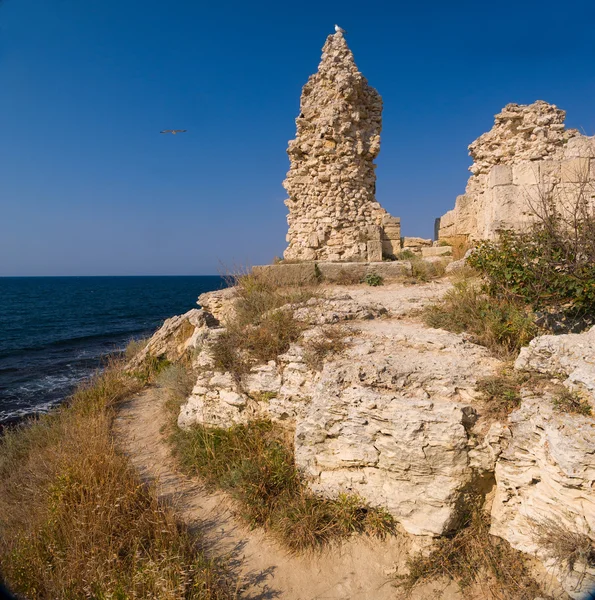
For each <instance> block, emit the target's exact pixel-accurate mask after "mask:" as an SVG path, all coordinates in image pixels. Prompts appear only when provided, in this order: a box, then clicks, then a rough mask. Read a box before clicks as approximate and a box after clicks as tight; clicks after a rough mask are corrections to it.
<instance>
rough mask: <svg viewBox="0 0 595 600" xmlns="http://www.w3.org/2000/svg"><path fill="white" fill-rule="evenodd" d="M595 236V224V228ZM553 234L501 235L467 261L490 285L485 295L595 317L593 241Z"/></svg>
mask: <svg viewBox="0 0 595 600" xmlns="http://www.w3.org/2000/svg"><path fill="white" fill-rule="evenodd" d="M593 234H594V235H595V225H594V226H593ZM551 235H552V233H551V230H550V229H549V228H546V227H545V226H543V225H542V226H535V227H534V228H533V229H531V230H530V231H529V232H524V233H516V232H512V231H501V232H500V235H499V239H498V241H497V242H482V243H481V244H480V245H479V246H478V248H477V250H476V251H475V252H474V253H473V254H472V255H471V256H470V257H469V258H468V259H467V261H468V263H469V265H470V266H471V267H473V268H475V269H477V270H478V271H479V272H480V273H481V274H482V276H483V277H484V279H485V281H486V290H487V292H488V293H489V294H490V295H491V296H494V297H501V296H505V297H507V298H512V299H516V300H519V301H521V302H523V303H526V304H528V305H530V306H531V307H532V308H533V309H534V310H553V311H556V312H561V313H564V314H567V315H576V314H579V315H584V314H588V315H593V314H595V249H594V245H595V241H592V240H589V241H587V240H579V241H581V242H582V243H581V245H575V243H576V242H577V240H574V241H573V240H572V239H570V238H568V239H567V238H565V237H563V236H562V235H561V234H560V233H559V232H558V233H557V234H556V235H555V236H554V237H551Z"/></svg>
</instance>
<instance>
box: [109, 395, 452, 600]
mask: <svg viewBox="0 0 595 600" xmlns="http://www.w3.org/2000/svg"><path fill="white" fill-rule="evenodd" d="M163 401H164V399H163V397H162V394H161V392H160V390H158V389H155V388H152V389H149V390H147V391H145V392H143V393H141V394H139V395H137V396H135V397H133V398H132V399H131V400H129V401H128V402H127V403H126V404H124V405H123V406H122V408H121V410H120V412H119V415H118V417H117V419H116V423H115V431H116V435H117V437H118V441H119V443H120V444H121V446H122V447H123V449H124V451H125V452H126V453H127V454H128V455H129V456H130V458H131V460H132V462H133V464H134V465H135V466H136V467H137V468H138V470H139V472H140V473H141V475H142V477H143V478H144V479H145V480H154V481H156V482H157V486H158V493H159V495H160V497H162V498H163V499H165V500H167V501H169V502H171V503H173V505H174V506H175V508H176V510H177V511H178V514H179V515H180V517H181V518H182V519H183V520H184V522H186V523H187V524H188V525H189V526H190V527H191V528H200V532H201V537H202V538H204V543H205V550H206V551H207V553H208V554H209V555H211V556H225V557H227V559H228V560H229V564H230V566H231V568H232V569H233V570H234V571H235V573H236V574H237V575H238V576H239V578H240V580H241V582H242V588H241V590H240V597H241V598H246V599H252V600H268V599H272V598H283V599H287V600H385V599H389V598H390V599H397V600H398V599H404V598H405V597H406V596H405V594H404V593H403V591H402V590H400V589H399V587H398V582H396V581H395V578H394V573H395V572H396V571H397V570H401V569H402V568H403V566H404V564H405V559H406V555H407V551H408V549H409V547H410V546H409V544H410V541H409V539H408V538H407V537H406V536H405V535H397V536H395V537H392V538H390V539H387V540H386V541H379V540H376V539H370V538H367V537H365V536H357V537H353V538H352V539H351V540H349V541H348V542H345V543H343V544H341V545H337V546H334V547H332V548H330V549H327V550H325V551H323V552H320V553H315V554H311V555H307V556H291V555H288V554H287V552H286V551H284V550H283V548H281V547H280V546H279V545H278V544H277V543H276V542H275V541H274V540H272V539H270V537H269V536H267V535H266V534H265V533H264V532H263V531H262V530H261V529H256V530H252V531H250V530H247V529H246V528H245V527H244V526H243V525H242V524H241V522H240V521H239V520H238V519H237V518H236V517H235V516H234V512H233V505H232V503H231V502H230V501H229V500H228V499H227V498H226V496H225V495H224V494H212V493H207V492H206V491H205V489H204V488H203V486H201V484H200V482H199V481H198V480H196V479H193V478H188V477H186V476H184V475H183V474H181V473H180V472H179V471H178V470H177V469H176V466H175V463H174V460H173V458H172V457H171V455H170V452H169V448H168V446H167V444H166V442H165V440H164V436H163V434H162V429H163V426H164V424H165V423H166V419H167V416H166V414H165V410H164V406H163ZM409 598H411V600H425V599H429V598H432V599H433V598H442V599H443V600H461V599H462V598H463V596H462V595H461V594H460V592H458V590H457V587H456V585H455V584H453V583H450V584H449V583H448V582H436V583H433V584H428V585H424V586H420V587H419V588H417V589H416V590H415V592H414V593H413V594H412V595H410V596H409Z"/></svg>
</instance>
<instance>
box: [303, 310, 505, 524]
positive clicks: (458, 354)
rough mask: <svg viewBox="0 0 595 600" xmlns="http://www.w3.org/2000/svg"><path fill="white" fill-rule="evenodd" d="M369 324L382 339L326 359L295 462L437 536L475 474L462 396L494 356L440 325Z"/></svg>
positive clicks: (330, 491)
mask: <svg viewBox="0 0 595 600" xmlns="http://www.w3.org/2000/svg"><path fill="white" fill-rule="evenodd" d="M362 327H363V325H362ZM367 330H370V331H372V330H373V331H378V332H382V339H383V340H384V341H383V342H382V343H380V342H378V341H377V340H376V338H371V339H369V338H363V339H360V340H359V344H358V343H357V342H355V343H354V344H353V345H352V347H351V348H350V350H349V354H348V355H347V356H345V358H342V359H339V360H336V361H334V362H332V363H329V364H325V367H324V368H323V371H322V374H321V378H320V381H319V382H318V384H317V385H316V387H315V390H314V394H313V397H312V402H311V403H310V404H309V405H308V407H307V412H306V413H305V415H304V417H303V418H302V419H301V420H299V421H298V422H297V424H296V435H295V450H296V463H297V465H298V466H299V467H300V468H302V469H304V472H305V473H306V475H307V476H309V478H310V486H311V487H312V489H314V490H315V491H317V492H320V493H323V494H327V495H336V494H338V493H340V492H352V493H356V494H359V495H360V496H362V497H363V498H365V499H366V500H368V501H369V502H371V503H372V504H373V505H381V506H385V507H386V508H387V509H388V510H389V511H390V512H391V514H393V515H394V516H395V518H396V519H397V520H398V521H399V522H400V523H401V524H402V525H403V527H404V528H405V529H406V530H407V531H408V532H409V533H412V534H415V535H430V536H436V535H441V534H444V533H445V532H447V531H448V530H450V529H451V528H453V527H455V526H456V524H457V520H458V516H459V515H458V503H459V502H460V499H461V494H462V492H463V489H465V486H467V485H469V483H470V482H471V481H472V479H473V471H472V469H471V467H470V465H469V458H470V457H469V450H470V446H469V437H468V433H467V428H468V427H470V426H471V425H472V423H473V422H474V420H475V418H476V415H475V411H474V410H473V409H472V408H471V407H470V406H469V405H467V404H465V402H464V401H463V400H462V398H463V394H467V393H468V392H467V390H469V392H470V393H472V385H473V383H472V382H474V381H476V377H479V376H482V374H483V375H485V374H486V373H491V372H492V369H493V368H494V367H495V365H496V364H497V361H493V359H491V358H489V357H488V353H487V351H485V349H480V348H479V347H478V346H475V345H473V344H468V345H465V344H462V343H461V339H462V338H461V337H460V336H455V337H452V336H454V335H455V334H450V333H447V332H443V331H440V330H430V329H424V328H420V327H419V326H416V325H408V324H406V323H401V322H394V321H393V322H390V321H389V322H383V323H377V322H375V321H370V322H369V326H368V328H365V327H364V328H363V330H362V331H363V332H366V331H367ZM455 339H456V340H457V341H456V342H455ZM372 340H376V341H372ZM447 340H448V341H447ZM463 381H464V383H463ZM469 397H470V396H469Z"/></svg>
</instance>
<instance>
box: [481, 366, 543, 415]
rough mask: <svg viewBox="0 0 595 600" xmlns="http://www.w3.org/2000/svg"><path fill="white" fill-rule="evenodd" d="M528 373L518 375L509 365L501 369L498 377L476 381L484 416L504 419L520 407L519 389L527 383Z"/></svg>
mask: <svg viewBox="0 0 595 600" xmlns="http://www.w3.org/2000/svg"><path fill="white" fill-rule="evenodd" d="M530 378H531V376H530V375H529V374H528V373H519V372H518V371H514V370H513V369H512V368H511V365H509V366H508V367H505V368H503V369H502V370H501V371H500V373H498V375H493V376H491V377H483V378H481V379H479V380H478V382H477V386H476V389H477V391H478V392H480V393H481V395H482V399H483V400H484V403H485V407H486V409H485V411H484V412H485V414H486V416H488V417H493V418H496V419H505V418H506V417H507V416H508V415H509V414H510V413H511V412H512V411H513V410H514V409H515V408H518V407H519V406H520V405H521V388H522V387H523V385H524V384H525V383H527V382H528V381H529V379H530Z"/></svg>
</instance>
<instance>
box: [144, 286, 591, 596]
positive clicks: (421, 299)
mask: <svg viewBox="0 0 595 600" xmlns="http://www.w3.org/2000/svg"><path fill="white" fill-rule="evenodd" d="M449 285H450V284H449V283H448V282H444V281H442V282H434V283H430V284H426V285H418V286H404V285H402V284H398V283H396V284H391V285H389V286H384V287H382V288H378V289H371V288H368V287H366V286H352V287H350V288H345V287H342V288H337V287H325V288H320V289H319V291H318V293H317V295H316V296H315V297H314V298H312V299H310V300H309V301H308V302H306V303H305V304H303V305H292V310H293V311H294V315H295V318H296V319H298V320H299V321H300V322H301V323H302V324H303V328H304V332H303V334H302V335H301V337H300V339H299V340H298V341H297V342H296V343H294V344H292V345H291V347H290V349H289V350H288V351H287V352H286V353H284V354H282V355H281V356H279V357H278V358H277V360H272V361H269V362H266V363H261V364H256V365H254V366H253V367H252V368H251V369H250V371H249V372H248V373H247V374H246V375H245V376H244V377H243V378H242V380H241V382H238V380H237V378H235V377H234V376H232V374H231V373H224V372H220V371H218V370H217V369H216V368H215V365H214V363H213V359H212V354H211V352H210V348H211V346H212V344H213V343H215V342H216V340H217V339H218V337H219V336H220V335H222V334H223V333H224V331H225V329H224V328H223V327H222V326H221V325H217V324H216V319H215V318H217V317H218V318H225V317H228V316H229V314H230V313H233V305H234V294H233V290H225V291H223V292H214V293H211V294H208V295H205V296H203V297H201V304H202V306H203V311H204V312H203V311H196V312H192V311H191V313H188V314H187V315H184V317H183V318H180V319H178V320H177V321H172V320H170V321H168V322H167V323H166V325H165V326H164V329H163V330H162V331H160V332H158V333H157V334H156V335H155V336H154V338H153V340H152V341H151V344H150V346H149V347H150V351H151V352H152V353H155V354H161V355H164V356H173V355H174V354H175V353H176V352H179V349H180V339H181V338H182V337H183V338H184V339H185V340H186V341H185V342H183V343H184V344H186V343H188V344H190V345H191V346H193V347H194V350H193V355H194V359H193V360H194V366H195V368H196V370H197V372H198V377H197V381H196V384H195V386H194V389H193V390H192V393H191V395H190V396H189V397H188V399H187V401H186V403H185V404H184V405H183V406H182V408H181V411H180V415H179V419H178V424H179V426H180V427H190V426H192V425H193V424H194V423H201V424H204V425H207V426H219V427H228V426H230V425H232V424H235V423H245V422H247V421H249V420H250V419H254V418H263V417H265V418H270V419H272V420H273V421H276V422H278V423H280V424H282V425H283V426H284V427H285V428H287V430H288V431H290V432H292V435H293V439H294V448H295V459H296V463H297V464H298V466H299V467H300V468H301V469H302V470H303V471H304V473H306V474H307V476H308V480H309V483H310V486H311V488H312V489H313V490H315V491H316V492H319V493H321V494H325V495H329V496H335V495H337V494H339V493H341V492H354V493H357V494H358V495H360V496H361V497H363V498H365V499H366V500H367V501H369V502H370V503H372V504H375V505H379V506H384V507H386V508H387V509H388V510H389V511H390V512H391V514H392V515H393V516H394V517H395V518H396V519H397V521H398V522H399V523H400V524H401V525H402V526H403V528H404V529H405V530H406V531H407V532H408V533H410V534H411V535H413V536H422V538H424V539H428V538H432V537H436V536H441V535H444V534H447V533H449V532H452V531H455V530H456V529H457V528H458V527H459V526H460V519H461V515H462V513H463V512H464V510H465V501H466V500H465V499H466V498H467V496H468V494H469V493H474V494H482V495H486V498H487V499H489V498H493V502H492V503H491V531H492V533H493V534H494V535H497V536H500V537H502V538H503V539H505V540H507V541H508V542H510V544H511V545H512V546H513V547H515V548H517V549H519V550H521V551H522V552H525V553H527V554H529V555H531V556H535V557H537V558H538V559H539V560H540V561H541V562H542V563H543V564H544V565H545V566H546V567H547V568H548V570H549V572H550V573H554V575H556V577H557V578H558V579H559V580H560V581H561V582H562V585H563V586H564V588H565V589H566V592H567V593H568V594H569V595H570V596H571V597H572V598H577V599H583V598H587V597H588V596H587V595H586V594H587V591H588V590H589V589H591V588H592V587H595V556H592V555H590V554H589V552H586V553H585V552H583V553H582V554H581V553H580V552H578V551H577V552H575V554H574V555H569V554H568V551H567V550H566V554H564V552H562V551H561V550H560V543H561V542H560V539H562V540H564V539H566V542H568V540H569V539H570V540H574V541H575V542H576V540H579V541H580V543H581V544H583V545H582V546H581V547H582V548H592V547H593V546H592V545H593V543H594V542H595V435H593V434H594V433H595V419H594V418H593V417H592V416H590V415H588V414H584V415H579V414H569V413H565V412H563V411H560V410H559V409H558V408H557V404H556V402H557V401H556V395H555V393H554V392H553V391H552V390H553V389H558V388H560V389H564V388H563V387H562V386H566V387H567V389H568V390H570V391H572V392H573V393H574V392H576V393H580V394H582V398H583V399H584V401H585V402H588V403H589V405H590V406H591V407H595V395H594V394H595V392H594V389H595V385H594V381H595V376H594V373H593V367H592V365H593V362H595V358H594V357H595V344H594V340H595V329H593V330H592V331H591V332H588V333H585V334H580V335H579V334H569V335H564V336H542V337H539V338H536V339H535V340H534V341H533V342H532V343H531V345H530V346H529V347H527V348H525V349H524V350H523V351H522V352H521V355H520V357H519V358H518V360H517V363H516V369H517V370H519V371H527V370H529V371H531V372H536V373H542V374H545V375H547V377H548V378H546V379H545V380H544V383H543V384H540V385H539V386H537V387H532V388H529V387H527V388H526V389H524V390H523V393H522V402H521V404H520V407H519V408H518V409H517V410H515V411H514V412H512V414H511V415H510V416H509V417H504V418H503V419H501V420H499V421H498V420H496V421H495V420H494V418H493V417H492V416H490V415H489V414H488V412H486V406H485V403H484V400H483V399H482V397H481V395H480V394H479V393H478V391H477V382H478V380H479V379H480V378H483V377H486V376H490V375H494V374H495V373H497V372H498V370H499V369H500V368H501V367H502V363H501V362H500V361H499V360H497V359H496V358H494V357H492V356H490V354H489V352H488V351H487V350H486V349H485V348H483V347H482V346H478V345H476V344H474V343H472V342H471V341H470V340H469V339H468V338H467V336H466V335H465V334H453V333H448V332H445V331H442V330H436V329H431V328H428V327H426V326H425V325H423V323H422V322H421V321H420V319H419V317H418V316H417V314H418V311H419V308H420V307H423V306H424V305H425V304H427V303H429V302H432V301H435V300H437V299H438V298H440V297H441V296H442V295H443V294H444V293H445V291H447V290H448V289H449ZM210 310H213V311H214V312H215V314H214V316H213V317H208V318H207V314H208V313H209V311H210ZM184 323H190V324H192V326H193V327H194V330H193V331H189V330H188V327H187V326H186V325H183V324H184ZM182 326H184V327H186V329H187V330H186V331H185V332H184V335H183V336H181V335H176V327H177V328H178V330H179V328H180V327H182ZM329 327H331V328H332V327H335V328H336V327H341V328H347V337H346V344H345V349H344V351H343V352H341V353H339V354H333V355H329V356H327V357H326V358H324V359H322V360H320V361H318V363H314V364H313V363H312V361H311V360H308V358H307V347H308V341H309V340H311V339H316V338H317V337H320V336H324V335H327V334H328V329H327V328H329ZM325 332H326V333H325ZM552 382H556V383H555V385H556V386H558V387H557V388H556V387H554V388H550V387H549V386H550V384H552V385H554V384H553V383H552ZM587 412H588V411H587ZM486 506H488V507H489V506H490V501H489V500H488V502H487V504H486ZM552 524H553V525H552ZM564 536H566V537H564ZM552 539H555V540H558V541H557V542H556V543H554V542H552V541H551V540H552ZM575 542H572V543H575ZM572 543H571V544H570V545H571V546H572ZM576 544H578V542H576ZM576 544H575V545H576ZM567 545H568V543H567ZM579 546H580V544H579ZM573 547H574V546H573Z"/></svg>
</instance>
